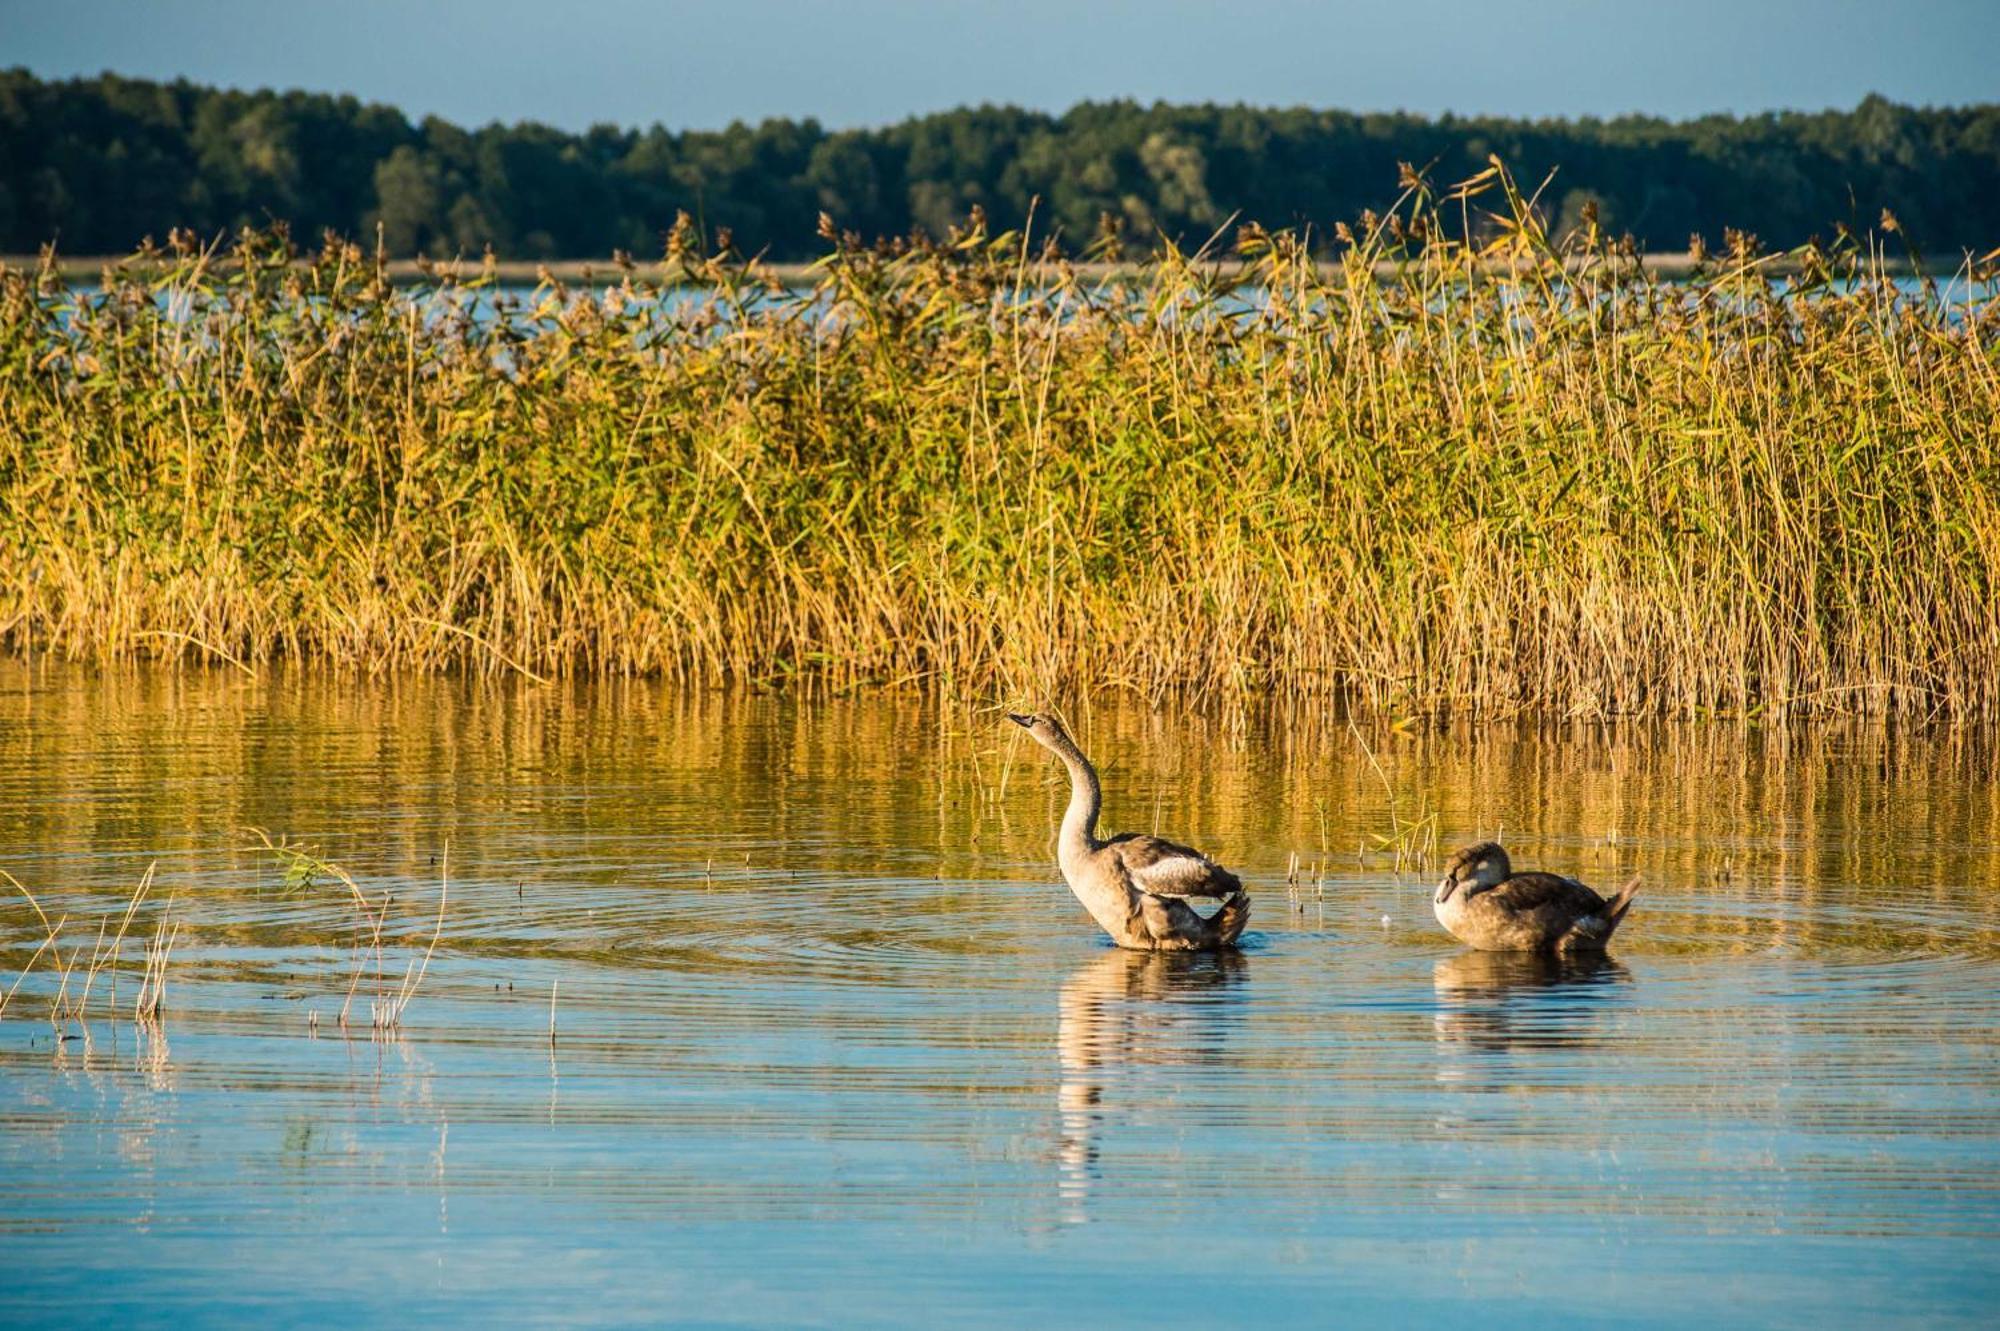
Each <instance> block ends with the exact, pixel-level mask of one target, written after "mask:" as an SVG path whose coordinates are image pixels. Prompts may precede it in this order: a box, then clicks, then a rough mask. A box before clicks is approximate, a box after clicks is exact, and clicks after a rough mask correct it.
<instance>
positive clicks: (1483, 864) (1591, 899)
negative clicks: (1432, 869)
mask: <svg viewBox="0 0 2000 1331" xmlns="http://www.w3.org/2000/svg"><path fill="white" fill-rule="evenodd" d="M1638 890H1639V880H1638V879H1637V878H1633V879H1632V881H1631V882H1629V883H1627V884H1625V886H1624V887H1623V888H1622V889H1621V890H1620V891H1619V892H1618V894H1617V895H1616V896H1614V897H1612V898H1611V899H1610V900H1608V901H1607V900H1605V899H1604V898H1603V897H1601V896H1599V895H1598V894H1597V893H1596V892H1595V891H1593V890H1591V889H1590V888H1589V887H1586V886H1585V885H1584V884H1582V883H1579V882H1577V881H1576V880H1575V879H1574V878H1564V877H1562V876H1561V875H1559V874H1552V873H1515V872H1514V866H1513V863H1512V862H1511V861H1510V860H1509V859H1508V858H1507V852H1506V851H1505V850H1503V849H1501V848H1500V846H1499V845H1498V844H1496V843H1495V842H1491V841H1482V842H1480V843H1478V844H1477V845H1472V846H1467V847H1465V848H1464V849H1463V850H1461V851H1459V852H1458V853H1457V854H1455V855H1453V856H1452V857H1451V860H1450V861H1449V862H1448V863H1447V864H1446V865H1445V874H1444V880H1443V881H1442V882H1440V883H1439V884H1438V890H1437V896H1436V897H1435V899H1434V900H1433V902H1432V906H1431V908H1432V910H1433V912H1434V913H1435V914H1436V915H1437V919H1438V923H1439V924H1442V925H1443V926H1444V927H1445V929H1446V931H1447V932H1449V933H1450V934H1451V935H1452V937H1454V938H1456V939H1458V940H1459V941H1460V942H1462V943H1469V944H1471V945H1472V946H1473V947H1476V948H1482V949H1485V950H1487V951H1491V952H1534V951H1555V952H1577V951H1591V950H1600V949H1602V948H1604V947H1605V946H1606V945H1607V944H1609V943H1610V941H1611V935H1612V934H1614V933H1616V932H1617V930H1618V926H1619V924H1620V923H1621V922H1623V920H1624V919H1625V912H1626V911H1628V910H1630V909H1631V908H1632V898H1633V897H1634V895H1636V894H1637V893H1638Z"/></svg>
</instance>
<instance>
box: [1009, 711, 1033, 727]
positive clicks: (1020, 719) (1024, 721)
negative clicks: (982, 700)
mask: <svg viewBox="0 0 2000 1331" xmlns="http://www.w3.org/2000/svg"><path fill="white" fill-rule="evenodd" d="M1007 719H1008V720H1009V721H1012V722H1013V723H1014V724H1015V725H1017V726H1020V727H1022V728H1024V729H1025V728H1026V727H1028V726H1031V725H1033V724H1035V718H1034V717H1032V716H1022V715H1021V714H1020V713H1019V712H1009V713H1007Z"/></svg>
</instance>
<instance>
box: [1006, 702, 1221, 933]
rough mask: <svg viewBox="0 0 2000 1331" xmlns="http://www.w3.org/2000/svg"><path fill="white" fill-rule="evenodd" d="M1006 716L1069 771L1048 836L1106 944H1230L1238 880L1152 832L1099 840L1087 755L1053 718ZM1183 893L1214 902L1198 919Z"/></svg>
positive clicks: (1097, 794) (1096, 797) (1099, 795)
mask: <svg viewBox="0 0 2000 1331" xmlns="http://www.w3.org/2000/svg"><path fill="white" fill-rule="evenodd" d="M1007 719H1008V720H1010V721H1012V722H1013V723H1014V724H1015V725H1017V726H1020V727H1021V728H1022V729H1023V730H1025V731H1027V732H1028V734H1029V736H1030V737H1032V738H1033V739H1034V741H1035V742H1036V743H1038V744H1040V745H1041V746H1042V747H1043V748H1045V749H1047V750H1049V751H1050V752H1051V753H1053V754H1055V755H1056V757H1058V758H1060V759H1062V761H1063V766H1065V767H1067V768H1068V769H1069V783H1070V795H1069V809H1068V810H1067V811H1066V812H1065V813H1064V814H1063V820H1062V828H1061V831H1060V832H1059V833H1058V834H1057V837H1056V863H1057V865H1058V866H1060V867H1061V869H1062V876H1063V881H1064V882H1066V883H1068V884H1069V890H1070V891H1072V892H1074V893H1076V899H1077V900H1078V901H1081V902H1082V903H1083V908H1084V909H1085V910H1087V911H1089V912H1090V915H1091V918H1092V919H1094V920H1096V921H1097V922H1098V924H1100V925H1102V926H1103V928H1104V932H1106V933H1108V934H1110V935H1111V941H1113V942H1114V943H1116V944H1118V946H1120V947H1129V948H1134V949H1137V950H1139V951H1142V952H1206V951H1213V950H1215V949H1217V948H1225V947H1233V946H1234V945H1235V943H1236V940H1237V938H1238V937H1239V936H1240V935H1241V934H1242V933H1243V926H1244V925H1245V924H1247V923H1249V920H1250V897H1249V894H1248V893H1246V892H1244V890H1243V883H1242V882H1241V880H1239V879H1238V878H1237V877H1236V875H1235V874H1233V873H1231V872H1229V870H1227V869H1225V868H1223V867H1222V866H1221V865H1219V864H1217V863H1216V862H1215V861H1214V860H1211V859H1210V858H1208V856H1206V855H1204V854H1202V853H1201V852H1200V851H1198V850H1191V849H1189V848H1188V847H1186V846H1182V845H1176V844H1175V843H1174V842H1171V841H1163V840H1161V839H1160V838H1159V837H1156V836H1145V835H1142V834H1140V833H1137V832H1127V833H1125V834H1124V835H1122V836H1115V837H1112V838H1111V839H1110V840H1108V841H1099V840H1098V839H1097V814H1098V809H1099V807H1100V806H1101V805H1102V803H1103V792H1102V790H1101V789H1100V788H1099V786H1098V784H1097V769H1096V768H1094V767H1092V766H1091V765H1090V759H1088V758H1086V757H1084V756H1083V750H1081V749H1079V748H1077V746H1076V741H1075V740H1073V739H1071V738H1070V737H1069V735H1068V733H1067V732H1065V731H1064V730H1063V728H1062V724H1061V723H1060V722H1058V721H1057V720H1056V719H1055V718H1054V717H1051V716H1035V715H1022V714H1021V713H1018V712H1009V713H1008V714H1007ZM1188 897H1214V898H1217V899H1219V900H1220V901H1221V902H1222V907H1221V909H1219V910H1217V911H1216V912H1215V914H1213V915H1211V916H1208V917H1206V918H1203V917H1202V916H1201V915H1200V914H1199V913H1197V912H1196V911H1195V909H1194V907H1192V906H1190V905H1188V903H1187V901H1186V900H1185V898H1188Z"/></svg>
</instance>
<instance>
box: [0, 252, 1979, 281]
mask: <svg viewBox="0 0 2000 1331" xmlns="http://www.w3.org/2000/svg"><path fill="white" fill-rule="evenodd" d="M1323 262H1324V263H1325V264H1327V265H1328V266H1329V267H1331V266H1333V265H1335V264H1336V263H1337V262H1338V261H1337V260H1334V259H1326V260H1323ZM1706 262H1707V264H1708V268H1709V271H1715V270H1716V269H1717V268H1719V267H1720V266H1721V263H1722V261H1721V260H1720V259H1719V257H1717V256H1710V257H1709V258H1708V260H1707V261H1706ZM1966 262H1967V256H1965V255H1963V254H1934V255H1926V256H1924V257H1923V259H1922V264H1923V272H1925V273H1928V274H1929V275H1930V276H1932V277H1935V278H1939V279H1947V278H1950V277H1952V276H1953V275H1955V274H1957V273H1959V272H1961V271H1962V270H1963V268H1964V266H1965V264H1966ZM139 263H140V261H138V260H136V259H135V258H134V257H133V256H131V255H120V256H105V255H76V256H58V257H57V259H56V271H57V272H58V273H59V274H61V276H62V278H63V280H64V281H66V282H69V283H71V284H75V283H77V282H80V281H95V280H97V279H98V278H100V277H101V276H102V275H103V273H104V271H105V269H107V268H110V269H119V268H135V267H138V266H139ZM1638 263H1639V264H1640V266H1641V267H1642V268H1643V270H1644V271H1645V272H1647V273H1649V274H1651V275H1653V276H1655V277H1661V278H1665V279H1668V280H1676V279H1681V278H1686V277H1691V276H1693V275H1694V273H1695V271H1696V263H1695V259H1694V256H1693V255H1692V254H1691V253H1689V252H1688V251H1686V250H1680V251H1663V252H1660V253H1653V254H1645V255H1641V256H1640V257H1639V259H1638ZM40 264H41V259H40V257H39V256H37V255H33V254H5V255H0V271H22V270H32V269H35V268H37V267H39V266H40ZM1601 265H1602V260H1599V259H1594V258H1593V259H1582V258H1579V259H1577V260H1575V261H1573V262H1571V263H1570V264H1568V265H1567V268H1568V270H1569V271H1571V272H1583V271H1585V270H1586V269H1587V268H1590V267H1595V266H1601ZM160 266H164V265H160ZM218 266H219V267H220V268H222V269H223V270H224V271H227V269H228V268H229V266H230V264H229V261H228V260H227V259H222V260H219V261H218ZM299 266H300V267H304V266H305V261H304V260H300V261H299ZM483 266H484V265H483V264H482V262H481V261H480V260H477V259H463V258H460V259H436V260H428V261H426V260H418V259H392V260H390V262H389V265H388V270H389V280H390V281H392V282H395V283H397V284H399V285H414V284H416V283H418V282H421V281H425V280H427V278H428V277H429V276H430V275H434V274H437V273H443V274H446V275H448V276H450V277H452V278H453V279H454V280H456V281H460V282H465V281H470V280H472V279H475V278H477V277H479V276H480V274H481V271H482V268H483ZM1156 266H1157V265H1156V264H1155V263H1154V262H1150V261H1146V262H1126V263H1076V264H1072V265H1070V267H1071V270H1072V271H1074V272H1076V273H1078V274H1079V275H1081V276H1083V277H1085V278H1087V279H1090V280H1093V281H1106V280H1116V279H1119V278H1131V277H1138V276H1141V275H1143V274H1145V273H1147V272H1148V271H1151V270H1152V269H1153V268H1155V267H1156ZM1620 266H1621V267H1623V264H1621V265H1620ZM1757 266H1758V268H1759V270H1760V271H1762V272H1763V273H1764V274H1765V275H1767V276H1773V277H1789V276H1792V275H1794V274H1796V273H1797V272H1799V270H1800V264H1799V261H1798V260H1796V259H1794V258H1793V257H1792V256H1790V255H1789V254H1773V255H1769V256H1766V257H1765V258H1764V259H1763V260H1762V261H1761V262H1760V263H1759V264H1758V265H1757ZM1194 267H1195V268H1196V269H1197V271H1200V272H1202V273H1203V274H1204V275H1206V276H1209V277H1212V278H1213V277H1237V278H1238V279H1239V280H1241V281H1248V280H1250V277H1251V272H1252V269H1251V267H1250V265H1247V264H1244V263H1242V262H1240V261H1237V260H1234V259H1230V260H1221V261H1216V262H1209V263H1201V264H1196V265H1194ZM1485 267H1486V268H1487V269H1488V270H1490V271H1493V272H1505V271H1507V268H1508V265H1507V264H1506V263H1504V262H1502V261H1493V262H1490V263H1488V264H1487V265H1485ZM426 268H428V270H429V272H428V273H426V271H425V270H426ZM759 268H760V270H761V271H764V272H768V273H770V274H771V275H772V276H773V277H775V278H777V279H778V280H779V281H780V282H783V283H784V284H785V285H787V286H811V285H812V284H813V283H815V282H816V281H818V280H819V277H820V274H821V271H822V270H821V269H820V268H819V266H818V265H817V264H815V263H764V264H760V265H759ZM1869 269H1870V271H1879V272H1884V273H1887V274H1889V275H1890V276H1892V277H1912V276H1916V275H1917V268H1916V265H1915V264H1913V263H1912V261H1911V260H1910V258H1909V257H1908V256H1906V255H1882V256H1880V257H1879V258H1878V259H1876V260H1874V261H1871V263H1870V264H1869ZM1026 271H1027V272H1029V273H1032V274H1036V275H1039V274H1040V273H1042V272H1044V271H1048V265H1045V264H1041V263H1030V264H1028V265H1027V267H1026ZM1396 271H1397V265H1395V264H1393V263H1386V262H1385V263H1378V264H1376V265H1375V273H1376V276H1378V277H1393V276H1394V275H1395V273H1396ZM627 272H630V273H632V274H633V275H635V276H639V277H643V278H648V279H651V280H655V281H658V280H661V279H662V278H664V277H665V276H666V273H665V272H664V270H663V266H662V265H661V264H659V263H657V262H655V263H642V264H634V265H631V266H629V267H627V268H621V267H620V266H619V265H618V263H617V262H616V261H614V260H611V259H502V260H498V261H496V262H495V263H494V265H493V275H494V278H495V280H496V281H498V282H500V283H501V284H503V285H506V286H532V285H534V284H535V283H537V282H539V281H541V280H542V277H543V275H544V274H545V273H546V274H547V275H548V276H549V277H552V278H554V279H555V280H556V281H558V282H562V283H564V284H566V285H584V286H610V285H613V284H614V283H616V282H618V281H619V280H620V279H621V278H622V277H623V276H624V275H625V274H626V273H627ZM673 285H676V286H699V285H701V284H700V283H699V282H692V281H686V280H676V281H675V282H674V283H673Z"/></svg>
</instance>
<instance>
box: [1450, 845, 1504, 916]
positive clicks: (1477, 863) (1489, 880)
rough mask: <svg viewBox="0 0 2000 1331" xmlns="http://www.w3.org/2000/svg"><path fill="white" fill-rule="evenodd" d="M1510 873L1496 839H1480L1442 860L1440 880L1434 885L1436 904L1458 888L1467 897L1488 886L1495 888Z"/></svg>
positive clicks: (1482, 890)
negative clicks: (1463, 890) (1442, 876)
mask: <svg viewBox="0 0 2000 1331" xmlns="http://www.w3.org/2000/svg"><path fill="white" fill-rule="evenodd" d="M1513 872H1514V866H1513V864H1512V863H1510V862H1509V861H1508V859H1507V852H1506V851H1504V850H1502V849H1501V848H1500V843H1499V842H1497V841H1481V842H1480V843H1479V844H1477V845H1473V846H1467V847H1465V848H1464V849H1463V850H1460V851H1458V852H1457V853H1456V854H1454V855H1453V856H1452V857H1451V858H1450V859H1449V860H1447V861H1446V862H1445V866H1444V881H1443V882H1441V883H1439V884H1438V890H1437V900H1438V904H1439V905H1443V904H1444V903H1445V902H1447V901H1449V900H1451V894H1452V893H1454V892H1456V891H1458V889H1459V888H1461V887H1463V888H1464V889H1465V894H1466V895H1467V896H1471V895H1473V894H1474V893H1475V892H1484V891H1485V890H1486V889H1487V888H1489V887H1498V886H1500V884H1502V883H1504V882H1506V881H1507V877H1508V875H1509V874H1512V873H1513Z"/></svg>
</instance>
